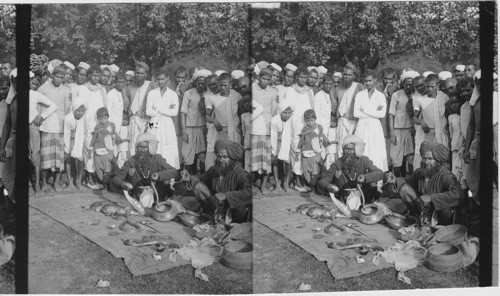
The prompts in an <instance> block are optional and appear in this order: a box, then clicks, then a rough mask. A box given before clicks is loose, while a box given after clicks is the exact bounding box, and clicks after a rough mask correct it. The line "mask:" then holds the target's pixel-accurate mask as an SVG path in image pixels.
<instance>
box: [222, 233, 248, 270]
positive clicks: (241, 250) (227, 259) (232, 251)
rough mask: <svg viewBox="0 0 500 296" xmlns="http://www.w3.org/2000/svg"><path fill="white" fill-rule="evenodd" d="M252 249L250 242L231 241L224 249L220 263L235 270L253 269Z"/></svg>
mask: <svg viewBox="0 0 500 296" xmlns="http://www.w3.org/2000/svg"><path fill="white" fill-rule="evenodd" d="M252 249H253V246H252V244H251V243H249V242H245V241H241V240H235V241H231V242H229V243H227V244H226V245H225V246H224V248H222V254H221V260H220V262H221V263H222V264H224V265H226V266H228V267H231V268H235V269H251V268H252Z"/></svg>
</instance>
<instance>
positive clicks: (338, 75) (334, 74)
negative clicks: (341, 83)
mask: <svg viewBox="0 0 500 296" xmlns="http://www.w3.org/2000/svg"><path fill="white" fill-rule="evenodd" d="M333 76H334V77H340V78H342V73H341V72H335V73H333Z"/></svg>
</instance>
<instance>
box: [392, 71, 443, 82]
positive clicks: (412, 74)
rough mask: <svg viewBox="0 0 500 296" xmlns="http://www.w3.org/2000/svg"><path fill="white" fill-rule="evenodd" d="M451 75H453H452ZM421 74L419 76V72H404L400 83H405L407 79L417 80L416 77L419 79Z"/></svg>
mask: <svg viewBox="0 0 500 296" xmlns="http://www.w3.org/2000/svg"><path fill="white" fill-rule="evenodd" d="M450 74H451V73H450ZM419 75H420V74H418V72H417V71H413V70H409V71H405V72H403V74H401V78H400V81H401V82H403V81H404V80H405V79H407V78H411V79H413V78H415V77H418V76H419Z"/></svg>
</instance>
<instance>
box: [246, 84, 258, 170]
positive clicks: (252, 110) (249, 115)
mask: <svg viewBox="0 0 500 296" xmlns="http://www.w3.org/2000/svg"><path fill="white" fill-rule="evenodd" d="M241 97H242V102H243V107H244V109H245V110H249V111H248V112H245V113H243V114H241V130H242V133H243V139H242V140H243V148H245V160H244V161H245V163H244V169H245V171H247V172H249V173H250V172H251V171H252V163H251V161H252V151H251V149H252V143H251V141H250V132H251V131H252V120H253V119H254V118H255V117H256V116H257V115H256V114H257V113H258V114H260V113H262V106H261V105H260V104H259V103H257V102H252V94H251V93H250V91H247V92H244V93H242V94H241Z"/></svg>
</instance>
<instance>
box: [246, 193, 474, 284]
mask: <svg viewBox="0 0 500 296" xmlns="http://www.w3.org/2000/svg"><path fill="white" fill-rule="evenodd" d="M291 194H297V193H296V191H292V193H291ZM273 196H276V195H273V194H271V195H270V198H272V197H273ZM255 198H257V199H259V198H263V197H262V195H257V196H255ZM265 198H268V197H265ZM476 227H477V226H476ZM476 231H477V230H476ZM253 236H254V238H253V243H254V254H253V261H254V264H253V278H254V293H290V292H297V291H298V287H299V285H300V284H301V283H305V284H310V285H311V286H312V290H311V292H327V291H330V292H333V291H367V290H400V289H424V288H458V287H478V285H479V280H478V275H479V265H478V263H477V261H478V260H476V262H475V263H474V264H472V265H470V266H469V267H467V268H463V269H461V270H459V271H457V272H453V273H441V272H436V271H433V270H431V269H428V268H426V267H425V266H418V267H417V268H415V269H412V270H409V271H407V272H405V275H406V276H408V277H409V278H410V279H411V281H412V285H407V284H405V283H403V282H401V281H399V280H397V278H396V275H397V273H396V271H395V269H392V268H391V269H384V270H381V271H376V272H373V273H369V274H366V275H361V276H358V277H354V278H348V279H341V280H336V279H334V278H333V276H332V275H331V273H330V271H329V270H328V268H327V266H326V263H325V262H320V261H318V260H317V259H316V258H314V256H312V255H311V254H309V253H308V252H306V251H304V250H303V249H302V248H300V247H299V246H297V245H295V244H293V243H292V242H291V241H290V240H288V239H287V238H285V237H283V236H281V235H278V234H277V233H276V232H275V231H273V230H271V229H269V228H268V227H266V226H264V225H263V224H261V223H258V222H256V221H254V225H253ZM283 271H286V272H283Z"/></svg>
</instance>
